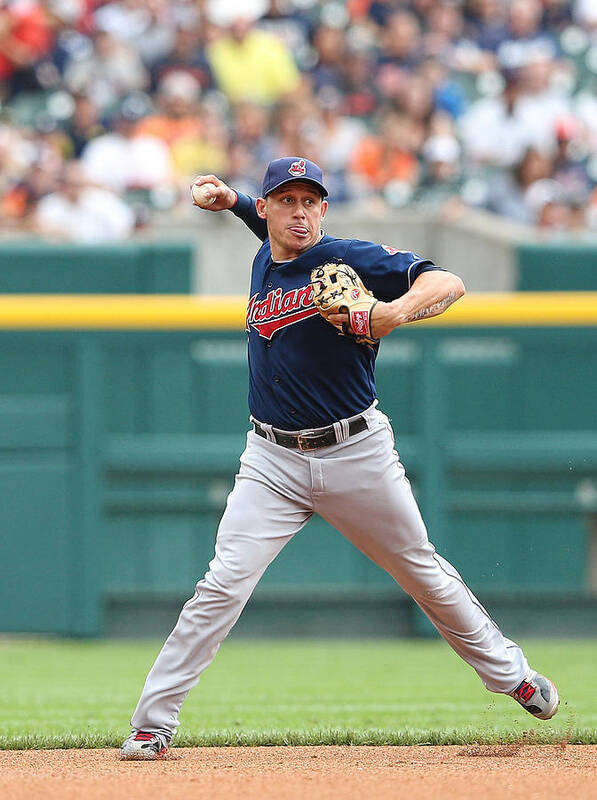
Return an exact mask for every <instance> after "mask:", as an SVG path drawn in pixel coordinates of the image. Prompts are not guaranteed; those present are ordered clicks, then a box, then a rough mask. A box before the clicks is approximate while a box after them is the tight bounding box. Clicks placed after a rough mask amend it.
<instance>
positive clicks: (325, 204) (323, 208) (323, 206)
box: [321, 200, 328, 219]
mask: <svg viewBox="0 0 597 800" xmlns="http://www.w3.org/2000/svg"><path fill="white" fill-rule="evenodd" d="M327 210H328V201H327V200H322V201H321V219H323V218H324V217H325V215H326V214H327Z"/></svg>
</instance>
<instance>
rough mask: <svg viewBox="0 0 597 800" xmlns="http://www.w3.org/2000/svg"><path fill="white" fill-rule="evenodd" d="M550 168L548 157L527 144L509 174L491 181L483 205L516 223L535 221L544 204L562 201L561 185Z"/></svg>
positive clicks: (551, 160) (551, 165)
mask: <svg viewBox="0 0 597 800" xmlns="http://www.w3.org/2000/svg"><path fill="white" fill-rule="evenodd" d="M553 168H554V162H553V159H552V158H551V157H550V156H548V155H546V154H545V153H542V152H541V151H540V150H536V149H535V148H532V147H530V148H529V149H528V150H527V151H526V152H525V154H524V156H523V157H522V159H521V160H520V162H519V163H518V164H516V165H515V167H514V169H513V170H512V171H511V172H510V173H505V174H503V175H501V176H500V177H497V178H495V180H494V181H493V182H492V185H491V190H490V194H489V196H488V199H487V201H486V207H487V208H488V209H489V210H490V211H494V212H495V213H496V214H500V215H501V216H504V217H508V218H509V219H513V220H515V221H516V222H521V223H524V224H527V225H532V224H537V223H539V222H540V217H541V215H542V214H543V213H544V212H543V208H544V206H545V205H547V204H548V203H549V204H557V205H559V204H560V201H561V200H563V192H562V191H561V187H558V185H557V184H556V182H555V181H553V180H552V175H553ZM556 201H557V203H556ZM547 212H548V215H549V209H548V210H547Z"/></svg>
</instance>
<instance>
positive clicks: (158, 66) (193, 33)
mask: <svg viewBox="0 0 597 800" xmlns="http://www.w3.org/2000/svg"><path fill="white" fill-rule="evenodd" d="M204 34H205V26H204V25H201V24H198V23H194V24H184V25H183V24H181V25H179V26H178V27H177V28H176V32H175V36H174V41H173V44H172V48H171V50H170V51H169V52H168V53H165V54H164V55H163V57H162V58H160V59H158V60H157V61H156V62H154V64H153V65H152V68H151V85H152V88H153V89H154V90H155V89H157V87H158V86H159V84H160V83H161V82H162V80H163V79H164V78H165V77H166V76H167V75H168V74H170V73H171V72H188V73H189V74H190V75H191V76H192V77H193V78H194V79H195V80H196V81H197V83H198V84H199V86H200V87H201V89H202V90H204V91H205V90H206V89H210V88H211V87H212V86H213V77H212V74H211V68H210V66H209V62H208V60H207V57H206V55H205V42H204Z"/></svg>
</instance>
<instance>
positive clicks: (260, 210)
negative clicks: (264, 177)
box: [255, 197, 267, 219]
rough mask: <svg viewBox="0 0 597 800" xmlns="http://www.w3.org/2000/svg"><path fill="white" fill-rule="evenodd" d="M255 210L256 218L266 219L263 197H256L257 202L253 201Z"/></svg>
mask: <svg viewBox="0 0 597 800" xmlns="http://www.w3.org/2000/svg"><path fill="white" fill-rule="evenodd" d="M255 210H256V211H257V216H258V217H261V219H267V213H266V211H265V198H264V197H258V198H257V200H255Z"/></svg>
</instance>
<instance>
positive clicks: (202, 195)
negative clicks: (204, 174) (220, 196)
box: [191, 183, 217, 208]
mask: <svg viewBox="0 0 597 800" xmlns="http://www.w3.org/2000/svg"><path fill="white" fill-rule="evenodd" d="M216 189H217V186H216V185H215V183H203V184H201V185H199V184H197V183H194V184H193V185H192V186H191V195H192V196H193V200H194V201H195V203H196V204H197V205H198V206H199V207H200V208H209V206H212V205H213V204H214V203H215V202H216V196H215V195H214V194H212V192H214V191H215V190H216Z"/></svg>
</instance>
